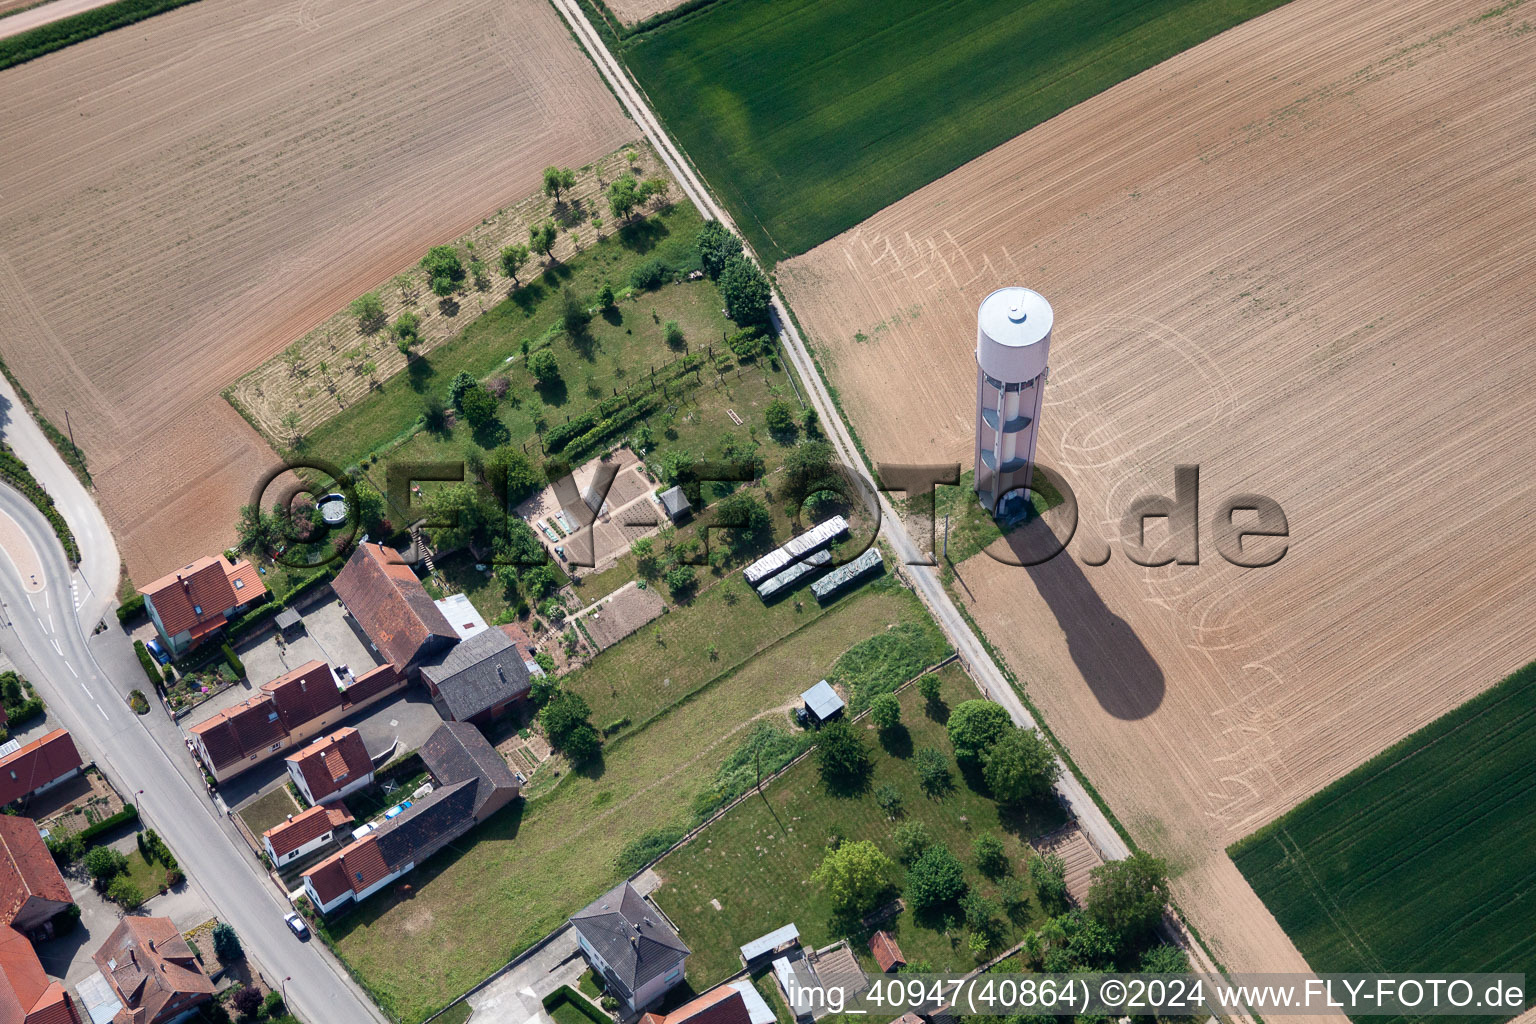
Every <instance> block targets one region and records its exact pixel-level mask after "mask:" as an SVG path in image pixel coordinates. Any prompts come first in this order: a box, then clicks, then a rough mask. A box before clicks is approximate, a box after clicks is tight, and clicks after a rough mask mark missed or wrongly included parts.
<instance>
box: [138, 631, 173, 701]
mask: <svg viewBox="0 0 1536 1024" xmlns="http://www.w3.org/2000/svg"><path fill="white" fill-rule="evenodd" d="M133 653H134V654H136V655H138V656H139V664H140V665H142V666H143V667H144V674H145V675H146V676H148V677H149V682H150V685H152V686H153V687H154V688H155V689H157V690H158V689H160V687H161V686H162V685H164V682H165V680H164V678H163V677H162V676H161V675H160V666H158V665H156V664H155V659H154V658H153V657H151V656H150V653H149V648H147V647H145V646H144V641H143V640H135V641H134V642H133Z"/></svg>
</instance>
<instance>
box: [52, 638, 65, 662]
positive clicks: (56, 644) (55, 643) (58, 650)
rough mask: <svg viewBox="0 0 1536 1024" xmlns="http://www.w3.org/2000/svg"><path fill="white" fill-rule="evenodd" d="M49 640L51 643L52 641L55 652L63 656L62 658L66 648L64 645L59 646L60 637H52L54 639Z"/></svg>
mask: <svg viewBox="0 0 1536 1024" xmlns="http://www.w3.org/2000/svg"><path fill="white" fill-rule="evenodd" d="M48 642H49V643H51V644H53V650H54V653H56V654H58V655H59V657H61V658H62V657H63V656H64V648H62V647H60V646H59V641H58V638H57V637H55V638H54V639H52V640H50V641H48Z"/></svg>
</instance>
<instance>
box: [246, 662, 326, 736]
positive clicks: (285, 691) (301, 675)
mask: <svg viewBox="0 0 1536 1024" xmlns="http://www.w3.org/2000/svg"><path fill="white" fill-rule="evenodd" d="M261 691H262V692H263V693H268V694H271V695H272V700H273V702H274V703H275V704H276V705H277V715H278V718H280V719H281V720H282V722H283V725H284V726H285V727H286V728H287V729H288V731H289V732H292V731H293V730H295V729H297V728H299V727H300V726H301V725H303V724H304V723H305V722H311V721H314V720H315V719H316V718H319V717H320V716H321V715H323V714H325V713H326V712H327V711H334V710H335V709H337V708H339V707H341V689H340V688H339V687H338V686H337V685H336V677H335V676H334V675H332V674H331V666H329V665H327V664H326V663H325V662H323V661H310V662H306V663H305V664H303V665H300V666H299V667H298V668H296V669H294V670H293V671H292V672H286V673H284V674H283V675H280V676H278V677H277V678H276V679H274V680H272V681H271V682H270V683H264V684H263V685H262V687H261Z"/></svg>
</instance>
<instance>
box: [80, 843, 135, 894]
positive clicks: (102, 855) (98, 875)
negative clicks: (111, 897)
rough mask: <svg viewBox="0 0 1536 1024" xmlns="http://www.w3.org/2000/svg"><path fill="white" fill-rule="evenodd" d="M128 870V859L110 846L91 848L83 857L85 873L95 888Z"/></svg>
mask: <svg viewBox="0 0 1536 1024" xmlns="http://www.w3.org/2000/svg"><path fill="white" fill-rule="evenodd" d="M126 870H128V858H127V857H124V856H123V855H122V854H120V853H118V852H117V851H116V850H114V849H112V847H110V846H93V847H91V849H90V850H89V851H88V852H87V853H86V855H85V873H86V874H88V875H90V876H91V879H92V881H94V882H95V883H96V885H97V887H98V888H99V887H101V886H102V885H104V884H106V883H107V882H109V881H110V880H111V879H113V878H115V877H116V876H118V875H120V874H122V873H123V872H124V871H126Z"/></svg>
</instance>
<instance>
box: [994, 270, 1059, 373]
mask: <svg viewBox="0 0 1536 1024" xmlns="http://www.w3.org/2000/svg"><path fill="white" fill-rule="evenodd" d="M1054 321H1055V314H1054V313H1053V312H1052V310H1051V304H1050V303H1049V302H1047V301H1045V296H1043V295H1041V294H1040V293H1039V292H1037V291H1033V290H1031V289H1029V288H1021V287H1018V286H1017V285H1015V286H1013V287H1009V288H999V289H998V290H997V291H995V292H993V293H992V294H991V295H988V296H987V297H986V298H985V299H983V300H982V302H981V308H980V309H979V310H978V311H977V313H976V362H977V363H978V364H979V365H980V366H981V368H982V369H983V370H984V371H986V373H987V374H988V375H990V376H992V377H994V378H996V379H997V380H1001V381H1006V382H1020V381H1027V380H1034V379H1035V378H1036V377H1038V376H1040V374H1041V373H1043V372H1044V371H1045V364H1046V357H1047V354H1048V351H1049V348H1050V342H1051V325H1052V324H1053V323H1054Z"/></svg>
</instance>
